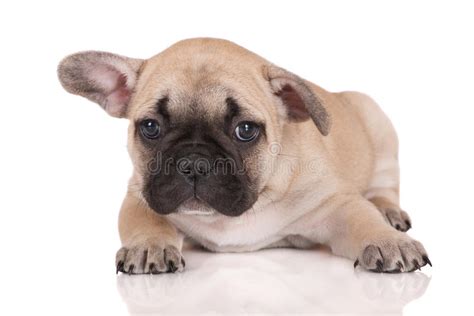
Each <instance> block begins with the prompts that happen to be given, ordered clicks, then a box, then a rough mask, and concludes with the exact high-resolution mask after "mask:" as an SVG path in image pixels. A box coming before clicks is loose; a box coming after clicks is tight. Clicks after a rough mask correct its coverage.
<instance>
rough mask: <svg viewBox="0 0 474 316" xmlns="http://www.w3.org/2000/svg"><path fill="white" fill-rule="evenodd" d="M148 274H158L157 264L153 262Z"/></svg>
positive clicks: (149, 266)
mask: <svg viewBox="0 0 474 316" xmlns="http://www.w3.org/2000/svg"><path fill="white" fill-rule="evenodd" d="M148 272H149V273H150V274H155V273H156V269H155V264H154V263H153V262H152V263H150V264H149V265H148Z"/></svg>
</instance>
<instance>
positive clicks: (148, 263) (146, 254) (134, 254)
mask: <svg viewBox="0 0 474 316" xmlns="http://www.w3.org/2000/svg"><path fill="white" fill-rule="evenodd" d="M115 265H116V267H117V273H118V272H119V271H120V272H123V273H128V274H144V273H151V274H158V273H164V272H171V273H174V272H176V271H178V272H181V271H183V270H184V266H185V262H184V259H183V256H182V255H181V252H180V251H179V250H178V249H177V248H176V247H175V246H171V245H168V246H164V247H163V246H160V245H159V243H144V244H139V245H136V246H132V247H122V248H120V249H119V251H117V255H116V257H115Z"/></svg>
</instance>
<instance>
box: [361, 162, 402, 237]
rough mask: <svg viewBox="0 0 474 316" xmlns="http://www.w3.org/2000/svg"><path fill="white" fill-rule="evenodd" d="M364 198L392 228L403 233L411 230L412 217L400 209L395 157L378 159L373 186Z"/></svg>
mask: <svg viewBox="0 0 474 316" xmlns="http://www.w3.org/2000/svg"><path fill="white" fill-rule="evenodd" d="M364 196H365V198H367V199H368V200H369V201H370V202H372V203H373V204H374V205H375V206H376V207H377V209H378V210H379V211H380V213H382V215H383V216H384V218H385V220H386V221H387V222H388V223H389V224H390V225H391V226H393V227H394V228H396V229H397V230H400V231H403V232H405V231H407V230H409V229H410V228H411V220H410V217H409V216H408V214H407V213H406V212H405V211H403V210H402V209H401V208H400V203H399V200H400V199H399V168H398V160H397V159H396V158H395V157H393V156H392V157H383V158H380V157H379V158H378V159H377V161H376V168H375V172H374V175H373V178H372V181H371V184H370V186H369V189H368V190H367V192H365V194H364Z"/></svg>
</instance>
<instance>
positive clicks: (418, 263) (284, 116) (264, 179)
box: [58, 38, 431, 274]
mask: <svg viewBox="0 0 474 316" xmlns="http://www.w3.org/2000/svg"><path fill="white" fill-rule="evenodd" d="M58 75H59V80H60V82H61V84H62V86H63V87H64V88H65V89H66V90H67V91H68V92H70V93H73V94H77V95H81V96H83V97H86V98H88V99H89V100H91V101H94V102H96V103H98V104H99V105H100V106H101V107H102V108H103V109H104V110H105V111H106V112H107V113H108V114H110V115H111V116H114V117H119V118H127V119H129V121H130V125H129V130H128V151H129V154H130V157H131V159H132V162H133V165H134V171H133V175H132V177H131V180H130V183H129V190H128V193H127V195H126V196H125V199H124V201H123V205H122V208H121V211H120V216H119V231H120V238H121V241H122V248H121V249H120V250H119V251H118V252H117V256H116V267H117V271H122V272H126V273H130V274H141V273H161V272H176V271H182V270H183V269H184V266H185V262H184V259H183V256H182V254H181V248H182V243H183V238H184V237H187V238H190V239H191V240H194V241H195V242H197V243H199V244H200V245H202V246H204V247H205V248H207V249H210V250H212V251H224V252H240V251H254V250H258V249H262V248H271V247H297V248H308V247H311V246H313V245H315V244H325V245H327V246H329V247H330V248H331V250H332V251H333V253H335V254H336V255H340V256H344V257H347V258H350V259H352V260H354V266H355V267H356V266H357V265H360V266H361V267H363V268H365V269H368V270H371V271H376V272H403V271H413V270H415V269H419V268H420V267H422V266H424V265H426V264H430V265H431V263H430V260H429V258H428V256H427V253H426V251H425V249H424V248H423V246H422V244H421V243H420V242H418V241H416V240H413V239H412V238H411V237H409V236H408V235H407V234H405V233H404V232H405V231H407V230H408V229H409V228H410V227H411V221H410V218H409V217H408V215H407V213H405V212H404V211H402V210H401V208H400V206H399V167H398V159H397V151H398V148H397V147H398V144H397V136H396V133H395V131H394V128H393V126H392V124H391V123H390V121H389V119H388V118H387V117H386V116H385V115H384V113H383V112H382V111H381V110H380V108H379V107H378V106H377V104H376V103H375V102H374V101H373V100H372V99H371V98H369V97H368V96H366V95H364V94H361V93H358V92H340V93H330V92H328V91H326V90H324V89H322V88H320V87H319V86H317V85H315V84H313V83H311V82H309V81H306V80H304V79H302V78H300V77H298V76H296V75H294V74H292V73H290V72H288V71H286V70H284V69H282V68H279V67H277V66H275V65H273V64H272V63H270V62H268V61H267V60H265V59H263V58H261V57H259V56H257V55H256V54H254V53H252V52H250V51H248V50H246V49H244V48H242V47H240V46H238V45H236V44H234V43H231V42H229V41H226V40H219V39H209V38H200V39H189V40H184V41H181V42H178V43H176V44H175V45H173V46H171V47H170V48H168V49H166V50H165V51H163V52H161V53H160V54H158V55H156V56H154V57H152V58H150V59H147V60H141V59H133V58H127V57H123V56H119V55H115V54H110V53H105V52H96V51H88V52H81V53H77V54H74V55H71V56H68V57H66V58H65V59H64V60H63V61H62V62H61V63H60V64H59V67H58Z"/></svg>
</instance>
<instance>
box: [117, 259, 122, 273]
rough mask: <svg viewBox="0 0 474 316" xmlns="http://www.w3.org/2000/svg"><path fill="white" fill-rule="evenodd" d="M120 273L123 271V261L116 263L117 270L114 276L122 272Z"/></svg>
mask: <svg viewBox="0 0 474 316" xmlns="http://www.w3.org/2000/svg"><path fill="white" fill-rule="evenodd" d="M122 271H123V261H122V260H120V261H119V262H118V263H117V268H116V271H115V274H118V273H119V272H122Z"/></svg>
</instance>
